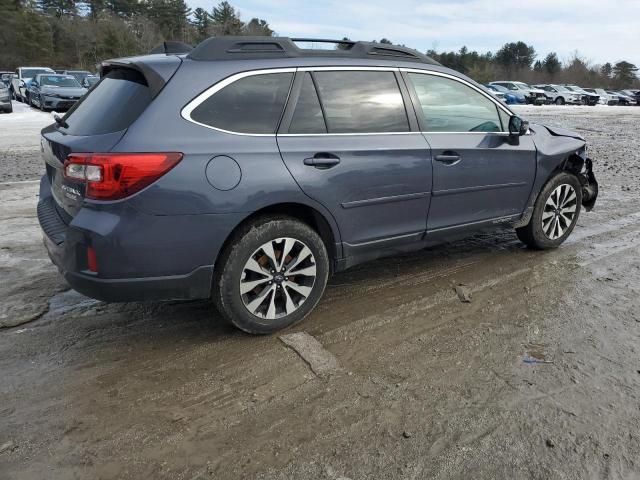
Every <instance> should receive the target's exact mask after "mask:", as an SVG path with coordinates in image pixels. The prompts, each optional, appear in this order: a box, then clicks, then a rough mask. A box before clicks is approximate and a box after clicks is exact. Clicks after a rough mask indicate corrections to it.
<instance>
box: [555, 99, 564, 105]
mask: <svg viewBox="0 0 640 480" xmlns="http://www.w3.org/2000/svg"><path fill="white" fill-rule="evenodd" d="M555 104H556V105H564V98H562V97H558V98H556V101H555Z"/></svg>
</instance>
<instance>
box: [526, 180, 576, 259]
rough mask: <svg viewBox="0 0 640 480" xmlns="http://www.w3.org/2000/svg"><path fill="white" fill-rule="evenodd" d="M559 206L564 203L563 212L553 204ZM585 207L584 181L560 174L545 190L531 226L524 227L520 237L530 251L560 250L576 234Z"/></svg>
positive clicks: (534, 211) (538, 200) (541, 193)
mask: <svg viewBox="0 0 640 480" xmlns="http://www.w3.org/2000/svg"><path fill="white" fill-rule="evenodd" d="M572 194H573V195H572ZM552 196H553V198H551V200H550V197H552ZM573 197H575V198H573ZM558 200H559V202H558ZM557 203H560V208H559V209H554V208H553V206H552V204H557ZM581 207H582V185H581V184H580V180H578V178H577V177H576V176H575V175H573V174H571V173H567V172H560V173H558V174H557V175H555V176H553V177H551V179H549V181H548V182H547V183H546V184H545V186H544V187H542V190H541V191H540V194H539V195H538V198H537V199H536V203H535V205H534V208H533V214H532V215H531V219H530V220H529V223H528V224H527V225H525V226H524V227H521V228H516V234H517V235H518V238H519V239H520V241H521V242H522V243H524V244H525V245H527V246H528V247H529V248H534V249H537V250H547V249H550V248H556V247H558V246H559V245H560V244H562V242H564V241H565V240H566V239H567V237H568V236H569V235H570V234H571V232H572V231H573V228H574V227H575V226H576V223H577V221H578V217H579V216H580V209H581ZM572 210H573V211H572ZM558 211H559V212H560V213H559V214H558V213H557V212H558ZM543 216H544V219H543ZM543 220H544V222H543ZM556 222H557V223H556ZM556 226H557V228H556Z"/></svg>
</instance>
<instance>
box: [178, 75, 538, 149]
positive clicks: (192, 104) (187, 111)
mask: <svg viewBox="0 0 640 480" xmlns="http://www.w3.org/2000/svg"><path fill="white" fill-rule="evenodd" d="M322 71H324V72H330V71H371V72H406V73H418V74H423V75H435V76H439V77H445V78H448V79H451V80H454V81H458V82H460V83H462V84H464V85H466V86H468V87H470V88H472V89H473V90H475V91H477V92H479V93H480V94H482V95H483V96H485V97H486V98H488V99H489V100H491V102H493V103H494V104H495V105H496V106H497V107H498V108H500V109H501V110H503V111H504V112H505V113H507V114H508V115H509V116H511V115H514V113H513V112H511V111H510V110H509V109H508V108H506V106H504V105H502V104H501V103H500V102H498V101H497V100H496V99H494V98H492V97H491V95H490V94H488V93H487V92H483V91H482V90H481V89H479V88H478V87H476V86H475V85H473V84H472V83H470V82H467V81H466V80H463V79H461V78H459V77H456V76H455V75H450V74H448V73H443V72H436V71H433V70H423V69H419V68H399V67H375V66H371V67H368V66H317V67H286V68H270V69H259V70H248V71H245V72H240V73H235V74H233V75H231V76H229V77H227V78H225V79H223V80H221V81H219V82H218V83H216V84H214V85H212V86H211V87H209V88H207V89H206V90H204V91H203V92H202V93H200V94H199V95H198V96H196V97H195V98H193V99H192V100H190V101H189V102H188V103H187V104H186V105H185V106H184V107H183V108H182V110H181V111H180V116H181V117H182V118H184V119H185V120H186V121H188V122H191V123H194V124H196V125H200V126H201V127H205V128H209V129H211V130H215V131H218V132H222V133H228V134H231V135H240V136H245V137H276V136H278V137H320V136H336V137H338V136H364V135H416V134H429V135H453V134H457V135H459V134H467V135H495V136H508V135H509V132H429V131H416V132H367V133H281V134H277V133H243V132H235V131H231V130H225V129H223V128H218V127H214V126H212V125H207V124H206V123H202V122H198V121H196V120H194V119H193V118H192V117H191V113H192V112H193V111H194V110H195V109H196V108H197V107H198V106H200V104H201V103H203V102H204V101H205V100H207V99H208V98H209V97H210V96H211V95H214V94H215V93H216V92H218V91H220V90H222V89H223V88H225V87H226V86H228V85H231V84H232V83H234V82H236V81H238V80H240V79H242V78H246V77H251V76H255V75H269V74H274V73H296V72H322ZM529 134H530V132H527V135H529Z"/></svg>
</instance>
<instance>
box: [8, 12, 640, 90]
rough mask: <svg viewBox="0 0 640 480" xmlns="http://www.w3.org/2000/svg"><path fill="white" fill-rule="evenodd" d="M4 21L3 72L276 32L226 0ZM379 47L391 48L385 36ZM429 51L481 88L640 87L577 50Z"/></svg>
mask: <svg viewBox="0 0 640 480" xmlns="http://www.w3.org/2000/svg"><path fill="white" fill-rule="evenodd" d="M0 19H1V21H2V27H1V28H0V70H3V69H8V70H13V69H14V68H16V67H18V66H21V65H34V66H53V67H60V68H62V67H67V68H82V69H88V70H94V69H95V67H96V65H98V64H99V63H100V62H101V61H102V60H104V59H107V58H114V57H124V56H129V55H140V54H144V53H147V52H149V51H150V50H151V49H152V48H154V47H155V46H157V45H159V44H160V43H161V42H162V41H163V40H177V41H182V42H185V43H189V44H192V45H195V44H197V43H199V42H200V41H202V40H204V39H205V38H208V37H210V36H220V35H266V36H271V35H274V33H275V32H274V31H273V30H272V29H271V28H270V27H269V23H268V22H267V21H266V20H264V19H260V18H252V19H250V20H249V21H247V22H245V21H243V20H242V18H241V15H240V12H239V11H238V10H237V9H236V8H234V7H233V6H232V5H231V4H230V3H229V2H227V1H222V2H220V3H218V4H217V5H216V6H215V7H213V8H212V10H211V11H207V10H204V9H203V8H196V9H194V10H192V9H190V8H189V7H188V5H187V4H186V2H185V0H0ZM343 40H348V38H346V37H345V38H343ZM380 42H381V43H387V44H391V43H392V42H391V41H390V40H388V39H386V38H383V39H381V40H380ZM338 48H345V45H338ZM426 53H427V55H429V56H431V57H432V58H433V59H435V60H437V61H439V62H440V63H442V64H443V65H444V66H447V67H450V68H453V69H455V70H458V71H460V72H462V73H464V74H466V75H468V76H470V77H471V78H473V79H475V80H476V81H478V82H481V83H486V82H489V81H492V80H500V79H503V80H512V79H516V80H521V81H524V82H527V83H570V84H578V85H582V86H598V87H599V86H603V87H606V88H631V87H640V81H639V80H638V77H637V75H636V73H637V71H638V68H637V67H636V66H635V65H633V64H631V63H629V62H627V61H624V60H621V61H617V62H615V63H605V64H604V65H594V64H592V63H591V62H589V61H587V60H586V59H585V58H583V57H581V56H580V55H579V54H578V53H577V52H576V53H575V54H574V55H572V57H571V58H569V59H567V60H565V61H564V62H562V61H561V60H560V59H559V58H558V55H557V54H556V53H554V52H551V53H548V54H547V55H546V56H544V57H540V58H538V55H537V52H536V50H535V49H534V47H532V46H530V45H527V44H526V43H524V42H521V41H519V42H511V43H507V44H505V45H504V46H503V47H502V48H500V49H499V50H498V51H496V52H486V53H478V52H477V51H471V50H469V49H468V48H467V47H466V46H465V47H462V48H461V49H460V50H459V51H451V52H437V51H435V50H429V51H427V52H426Z"/></svg>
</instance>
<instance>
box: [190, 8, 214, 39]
mask: <svg viewBox="0 0 640 480" xmlns="http://www.w3.org/2000/svg"><path fill="white" fill-rule="evenodd" d="M211 23H212V22H211V14H210V13H209V12H207V11H206V10H205V9H204V8H200V7H198V8H196V9H195V10H194V11H193V21H192V22H191V24H192V25H193V26H194V27H195V29H196V33H197V38H196V40H197V41H198V42H200V41H202V40H204V39H205V38H207V37H208V36H209V30H210V28H211Z"/></svg>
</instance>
